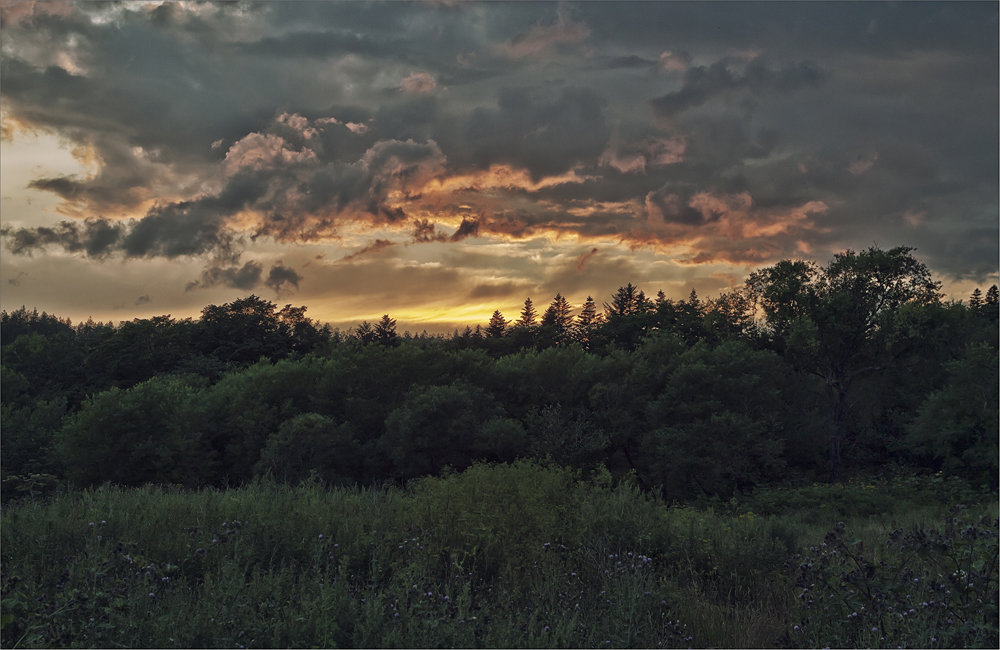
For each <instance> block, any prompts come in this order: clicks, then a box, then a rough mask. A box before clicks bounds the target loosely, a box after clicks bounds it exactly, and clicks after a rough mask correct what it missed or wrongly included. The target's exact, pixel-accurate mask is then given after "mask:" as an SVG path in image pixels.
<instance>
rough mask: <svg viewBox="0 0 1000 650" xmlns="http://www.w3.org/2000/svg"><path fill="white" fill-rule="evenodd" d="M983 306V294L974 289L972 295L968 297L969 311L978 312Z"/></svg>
mask: <svg viewBox="0 0 1000 650" xmlns="http://www.w3.org/2000/svg"><path fill="white" fill-rule="evenodd" d="M982 306H983V292H982V291H980V290H979V287H976V288H975V290H973V292H972V295H971V296H969V309H971V310H972V311H979V310H980V309H981V308H982Z"/></svg>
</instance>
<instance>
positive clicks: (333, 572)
mask: <svg viewBox="0 0 1000 650" xmlns="http://www.w3.org/2000/svg"><path fill="white" fill-rule="evenodd" d="M997 514H998V513H997V502H996V499H995V495H989V494H982V493H981V491H979V490H977V489H973V488H971V487H970V486H969V484H967V483H965V482H964V481H962V480H961V479H957V478H946V477H943V476H941V475H925V476H917V475H914V474H907V473H899V474H896V475H895V476H892V477H883V478H877V479H874V478H873V479H870V480H857V479H855V480H852V481H850V482H848V483H845V484H822V485H821V484H812V485H805V486H798V487H771V488H763V489H760V490H757V491H756V492H754V493H753V494H752V495H748V496H743V497H740V498H738V499H737V498H732V499H730V500H728V501H727V500H724V499H722V498H714V499H705V500H702V501H700V502H693V503H686V504H677V503H673V504H671V503H666V502H664V501H663V500H662V499H661V498H659V497H657V496H656V495H654V494H650V493H649V492H648V491H643V490H640V489H639V488H638V487H637V486H636V484H635V481H634V480H630V478H629V477H628V476H626V477H623V478H612V476H611V475H610V474H609V473H608V472H607V471H601V469H600V468H599V469H598V470H596V471H591V472H581V471H580V470H574V469H571V468H566V467H561V466H558V465H554V464H546V463H543V462H538V461H518V462H514V463H498V464H497V463H494V464H476V465H473V466H472V467H470V468H468V469H466V470H464V471H461V472H457V473H453V472H446V473H445V474H443V475H441V476H439V477H425V478H421V479H417V480H414V481H411V482H409V483H408V484H406V485H405V487H400V486H394V485H389V484H386V485H383V486H381V487H353V488H349V487H328V486H324V485H323V484H322V483H321V482H320V481H317V480H312V481H310V480H306V481H303V482H301V483H300V484H298V485H297V486H288V485H283V484H279V483H276V482H273V481H271V480H268V479H267V478H264V479H259V480H256V481H254V482H252V483H251V484H248V485H245V486H242V487H238V488H231V489H217V488H205V489H201V490H189V489H183V488H180V487H179V486H178V487H170V486H160V487H156V486H144V487H133V488H122V487H112V486H103V487H96V488H89V489H85V490H72V491H66V492H63V493H59V494H55V495H53V496H48V497H32V496H26V497H23V498H20V499H15V500H11V501H9V502H8V503H7V504H6V505H5V506H4V508H3V514H2V533H0V534H2V559H3V586H2V594H3V595H2V625H3V627H2V645H3V647H5V648H15V647H25V648H26V647H106V648H113V647H238V648H244V647H245V648H251V647H329V648H333V647H452V646H458V647H587V648H605V647H826V646H829V647H872V648H877V647H892V648H895V647H922V648H933V647H990V648H995V647H997V642H998V631H997V616H998V609H997V602H998V580H997V557H998V548H997V532H998V531H997Z"/></svg>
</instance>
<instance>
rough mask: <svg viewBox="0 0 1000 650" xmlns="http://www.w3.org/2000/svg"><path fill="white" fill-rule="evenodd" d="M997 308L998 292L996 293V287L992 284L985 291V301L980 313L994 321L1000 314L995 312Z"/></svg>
mask: <svg viewBox="0 0 1000 650" xmlns="http://www.w3.org/2000/svg"><path fill="white" fill-rule="evenodd" d="M998 307H1000V291H997V285H995V284H994V285H993V286H991V287H990V288H989V289H987V290H986V299H985V300H984V301H983V308H982V311H981V312H980V313H982V314H985V315H986V316H988V317H989V318H990V319H991V320H994V321H995V320H997V319H998V318H1000V313H998V312H997V309H998Z"/></svg>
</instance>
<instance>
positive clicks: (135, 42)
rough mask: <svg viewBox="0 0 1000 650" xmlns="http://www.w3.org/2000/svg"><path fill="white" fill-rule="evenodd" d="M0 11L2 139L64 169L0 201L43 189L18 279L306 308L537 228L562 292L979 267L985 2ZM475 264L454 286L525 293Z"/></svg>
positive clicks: (989, 131) (19, 236)
mask: <svg viewBox="0 0 1000 650" xmlns="http://www.w3.org/2000/svg"><path fill="white" fill-rule="evenodd" d="M2 23H3V26H2V32H3V46H2V47H3V58H2V63H0V66H2V74H3V79H4V84H3V110H4V116H3V117H4V134H3V135H4V138H5V142H4V144H5V146H7V147H9V146H10V143H12V142H16V141H17V140H18V139H19V138H24V137H27V136H28V135H29V134H31V133H46V134H52V135H54V136H56V137H58V138H59V140H60V142H61V143H62V146H63V147H65V148H67V149H69V150H70V151H72V153H73V156H74V158H75V159H76V160H77V161H78V163H79V168H80V171H79V172H77V173H61V174H60V173H49V172H46V171H45V170H39V171H38V173H36V174H35V175H34V176H33V177H32V179H31V180H30V182H29V183H28V186H27V187H9V186H6V185H5V186H4V188H3V192H4V194H5V195H10V196H14V195H16V194H18V193H25V192H40V193H44V194H47V195H50V196H54V197H58V199H59V200H60V202H61V203H60V206H59V212H60V213H61V214H60V215H59V216H57V217H52V216H48V217H44V216H41V215H37V214H34V213H31V212H29V211H25V210H19V211H16V212H14V211H13V210H5V212H6V214H5V216H4V224H3V227H2V238H3V245H4V247H5V248H6V250H7V252H8V253H10V254H11V255H12V256H13V257H14V258H15V259H14V261H12V262H9V263H8V264H9V266H8V267H5V269H6V270H5V273H9V274H10V275H11V276H12V277H16V278H21V279H20V280H19V281H18V284H17V285H11V286H16V287H18V288H21V287H24V290H25V291H28V290H29V284H30V283H29V280H28V279H27V278H30V277H31V275H30V273H29V274H28V275H27V276H26V277H25V276H23V275H21V274H24V273H27V271H25V270H24V268H27V267H24V268H21V267H20V266H18V264H21V265H22V266H24V265H25V264H28V260H32V259H33V260H39V259H42V258H44V257H45V256H58V255H62V256H65V255H70V256H75V257H76V258H77V259H79V260H83V261H86V262H87V263H90V264H112V263H122V261H123V260H126V261H127V260H173V261H175V262H177V263H178V264H184V265H187V267H189V268H190V270H189V271H188V274H189V278H188V280H187V281H185V282H183V283H182V284H183V286H184V288H186V289H187V290H191V289H199V290H205V291H207V290H210V289H212V288H221V287H227V288H232V289H240V290H257V289H259V288H263V287H269V288H270V289H271V290H273V291H274V292H276V293H278V294H289V293H291V292H293V291H296V290H298V289H300V288H301V289H303V290H305V288H306V287H308V286H309V285H310V283H312V282H316V283H317V286H316V287H314V289H313V290H314V291H315V292H316V295H320V294H324V292H327V291H328V289H329V287H326V286H323V287H320V286H318V285H319V284H322V283H324V282H331V281H333V280H331V277H333V276H332V275H331V274H330V273H329V270H330V268H331V267H335V266H337V265H357V264H361V263H364V264H366V265H367V264H369V263H370V262H371V260H376V259H381V258H380V257H379V256H381V255H384V254H389V253H391V252H393V251H395V254H396V255H405V256H406V257H408V258H409V259H410V262H411V263H412V264H417V263H418V261H419V263H421V264H424V263H429V262H428V261H427V260H422V258H421V256H422V255H423V254H422V253H419V252H417V251H418V250H419V247H420V246H425V247H430V246H434V247H435V248H434V249H433V250H435V251H438V250H439V249H438V248H437V247H449V246H450V247H451V248H450V249H448V248H444V249H442V250H456V251H459V250H466V248H467V247H469V246H472V245H473V244H474V242H484V241H490V242H494V243H497V244H504V243H509V242H514V243H517V242H520V244H518V245H521V246H526V245H527V244H528V242H531V241H534V240H535V239H537V238H542V239H543V240H545V241H548V242H550V245H554V244H551V243H552V242H562V243H563V245H565V246H567V248H566V254H567V258H568V259H567V260H566V263H565V268H567V269H569V270H570V272H571V273H570V275H568V276H567V278H566V281H567V282H570V281H571V278H572V276H573V274H577V275H579V274H582V273H583V270H584V269H589V268H590V267H592V266H594V265H596V264H597V263H598V262H599V261H601V260H605V259H607V260H610V259H611V257H612V256H611V255H610V254H608V253H609V252H610V249H608V248H607V247H608V246H613V247H616V250H617V251H618V253H619V254H620V255H626V254H632V255H642V254H648V255H652V256H653V257H651V258H650V259H657V260H669V261H671V263H672V264H673V267H672V268H675V269H678V268H682V267H687V268H695V267H699V266H700V267H702V269H703V271H704V273H705V277H706V278H707V277H709V275H710V274H718V273H720V270H719V269H720V268H722V267H724V266H727V265H728V268H729V269H730V272H732V273H737V271H738V270H739V269H748V268H752V267H753V266H755V265H761V264H767V263H771V262H774V261H776V260H778V259H781V258H782V257H789V256H803V255H810V256H814V257H817V258H819V259H820V260H824V259H828V258H829V255H831V254H832V253H833V252H835V251H837V250H840V249H842V248H845V247H855V248H857V247H863V246H866V245H870V244H871V243H873V242H877V243H879V244H882V245H893V244H897V243H905V244H909V245H913V246H916V247H917V249H918V252H919V253H920V254H921V255H922V256H923V258H924V259H925V260H926V261H927V262H928V263H929V264H930V265H931V266H932V268H934V269H935V270H936V271H938V272H939V273H943V274H946V275H948V276H949V277H952V278H955V279H959V280H961V279H966V280H975V281H986V280H988V279H990V278H993V277H995V275H996V273H997V257H998V246H997V239H998V228H997V203H998V193H997V177H998V173H1000V170H998V164H997V155H996V151H997V148H998V128H997V121H996V115H997V113H998V103H997V76H998V64H997V58H996V49H997V8H996V6H995V5H992V4H989V3H972V4H951V3H949V4H943V5H942V4H932V3H926V4H925V3H919V4H904V5H889V4H882V3H861V4H851V5H845V6H843V7H841V8H840V9H839V10H838V11H837V12H830V11H828V8H827V7H825V6H824V5H822V4H813V3H803V4H784V3H781V4H778V5H758V4H749V3H748V4H738V5H728V4H727V5H718V4H714V3H708V4H704V5H698V4H688V3H627V4H613V3H580V4H577V5H573V4H558V5H554V4H539V3H470V4H461V3H460V4H454V5H453V4H451V3H430V4H424V3H404V4H400V3H384V4H383V3H265V4H260V5H244V4H203V3H183V2H182V3H164V4H155V3H142V4H130V3H124V4H104V3H100V4H92V5H91V4H65V3H34V2H24V3H5V4H4V5H3V16H2ZM12 212H13V214H11V213H12ZM359 237H360V238H361V239H359ZM304 245H316V246H327V247H328V249H329V251H328V253H324V255H326V257H324V259H322V260H313V262H310V263H308V265H307V262H306V261H304V260H306V257H305V256H303V255H298V254H294V251H296V250H300V248H297V247H302V246H304ZM463 247H466V248H463ZM428 250H429V249H428ZM552 250H556V249H552ZM597 251H600V254H598V252H597ZM643 251H645V253H643ZM285 259H287V260H289V262H287V263H286V262H284V261H282V260H285ZM394 259H395V258H394ZM17 260H24V261H23V262H18V261H17ZM293 260H297V261H293ZM366 260H367V261H366ZM296 264H297V265H298V266H295V265H296ZM491 264H493V265H494V266H493V268H492V270H491V272H490V273H488V274H487V275H488V276H489V277H491V278H492V279H488V278H487V279H481V280H476V281H471V284H469V285H468V286H467V287H466V288H463V289H462V290H461V293H462V294H463V295H466V296H470V297H472V298H475V299H479V298H483V297H487V296H496V295H498V292H502V291H509V292H511V295H514V294H516V293H520V292H521V291H523V290H524V288H525V287H526V286H529V285H530V286H536V287H546V288H548V287H549V285H548V284H546V283H547V282H549V280H547V279H545V278H546V277H548V276H546V271H545V270H544V269H541V268H539V269H537V270H536V271H535V273H534V276H533V277H530V278H529V274H527V273H526V272H523V270H521V269H518V268H515V267H513V266H511V265H510V264H511V263H510V261H509V260H508V261H506V262H505V261H504V260H503V259H502V258H501V259H492V260H491ZM378 268H379V267H368V268H367V270H368V272H370V273H377V272H378ZM620 280H621V282H625V281H627V280H629V278H625V277H622V278H620ZM145 281H146V282H148V283H150V284H151V285H152V284H155V282H154V280H153V279H152V278H147V279H146V280H145ZM345 290H346V289H345ZM557 290H559V288H557ZM564 293H565V291H564ZM136 295H141V296H143V297H144V298H146V300H144V301H143V304H145V303H147V302H149V303H152V304H154V305H155V304H156V301H155V292H154V290H153V289H150V288H148V287H147V286H137V287H136ZM324 295H325V294H324ZM150 296H153V298H151V297H150Z"/></svg>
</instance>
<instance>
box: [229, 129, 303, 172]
mask: <svg viewBox="0 0 1000 650" xmlns="http://www.w3.org/2000/svg"><path fill="white" fill-rule="evenodd" d="M315 161H316V154H315V152H313V151H312V150H311V149H299V150H295V149H293V148H292V147H291V145H290V144H289V142H288V141H287V140H285V139H284V138H282V137H280V136H277V135H273V134H271V133H250V134H249V135H246V136H244V137H243V138H241V139H240V140H239V141H237V142H236V143H235V144H234V145H233V146H231V147H229V151H227V152H226V161H225V172H226V175H229V176H231V175H233V174H235V173H237V172H240V171H244V170H247V169H250V170H255V171H259V170H262V169H275V168H278V167H281V166H284V165H293V164H297V163H305V162H315Z"/></svg>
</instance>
